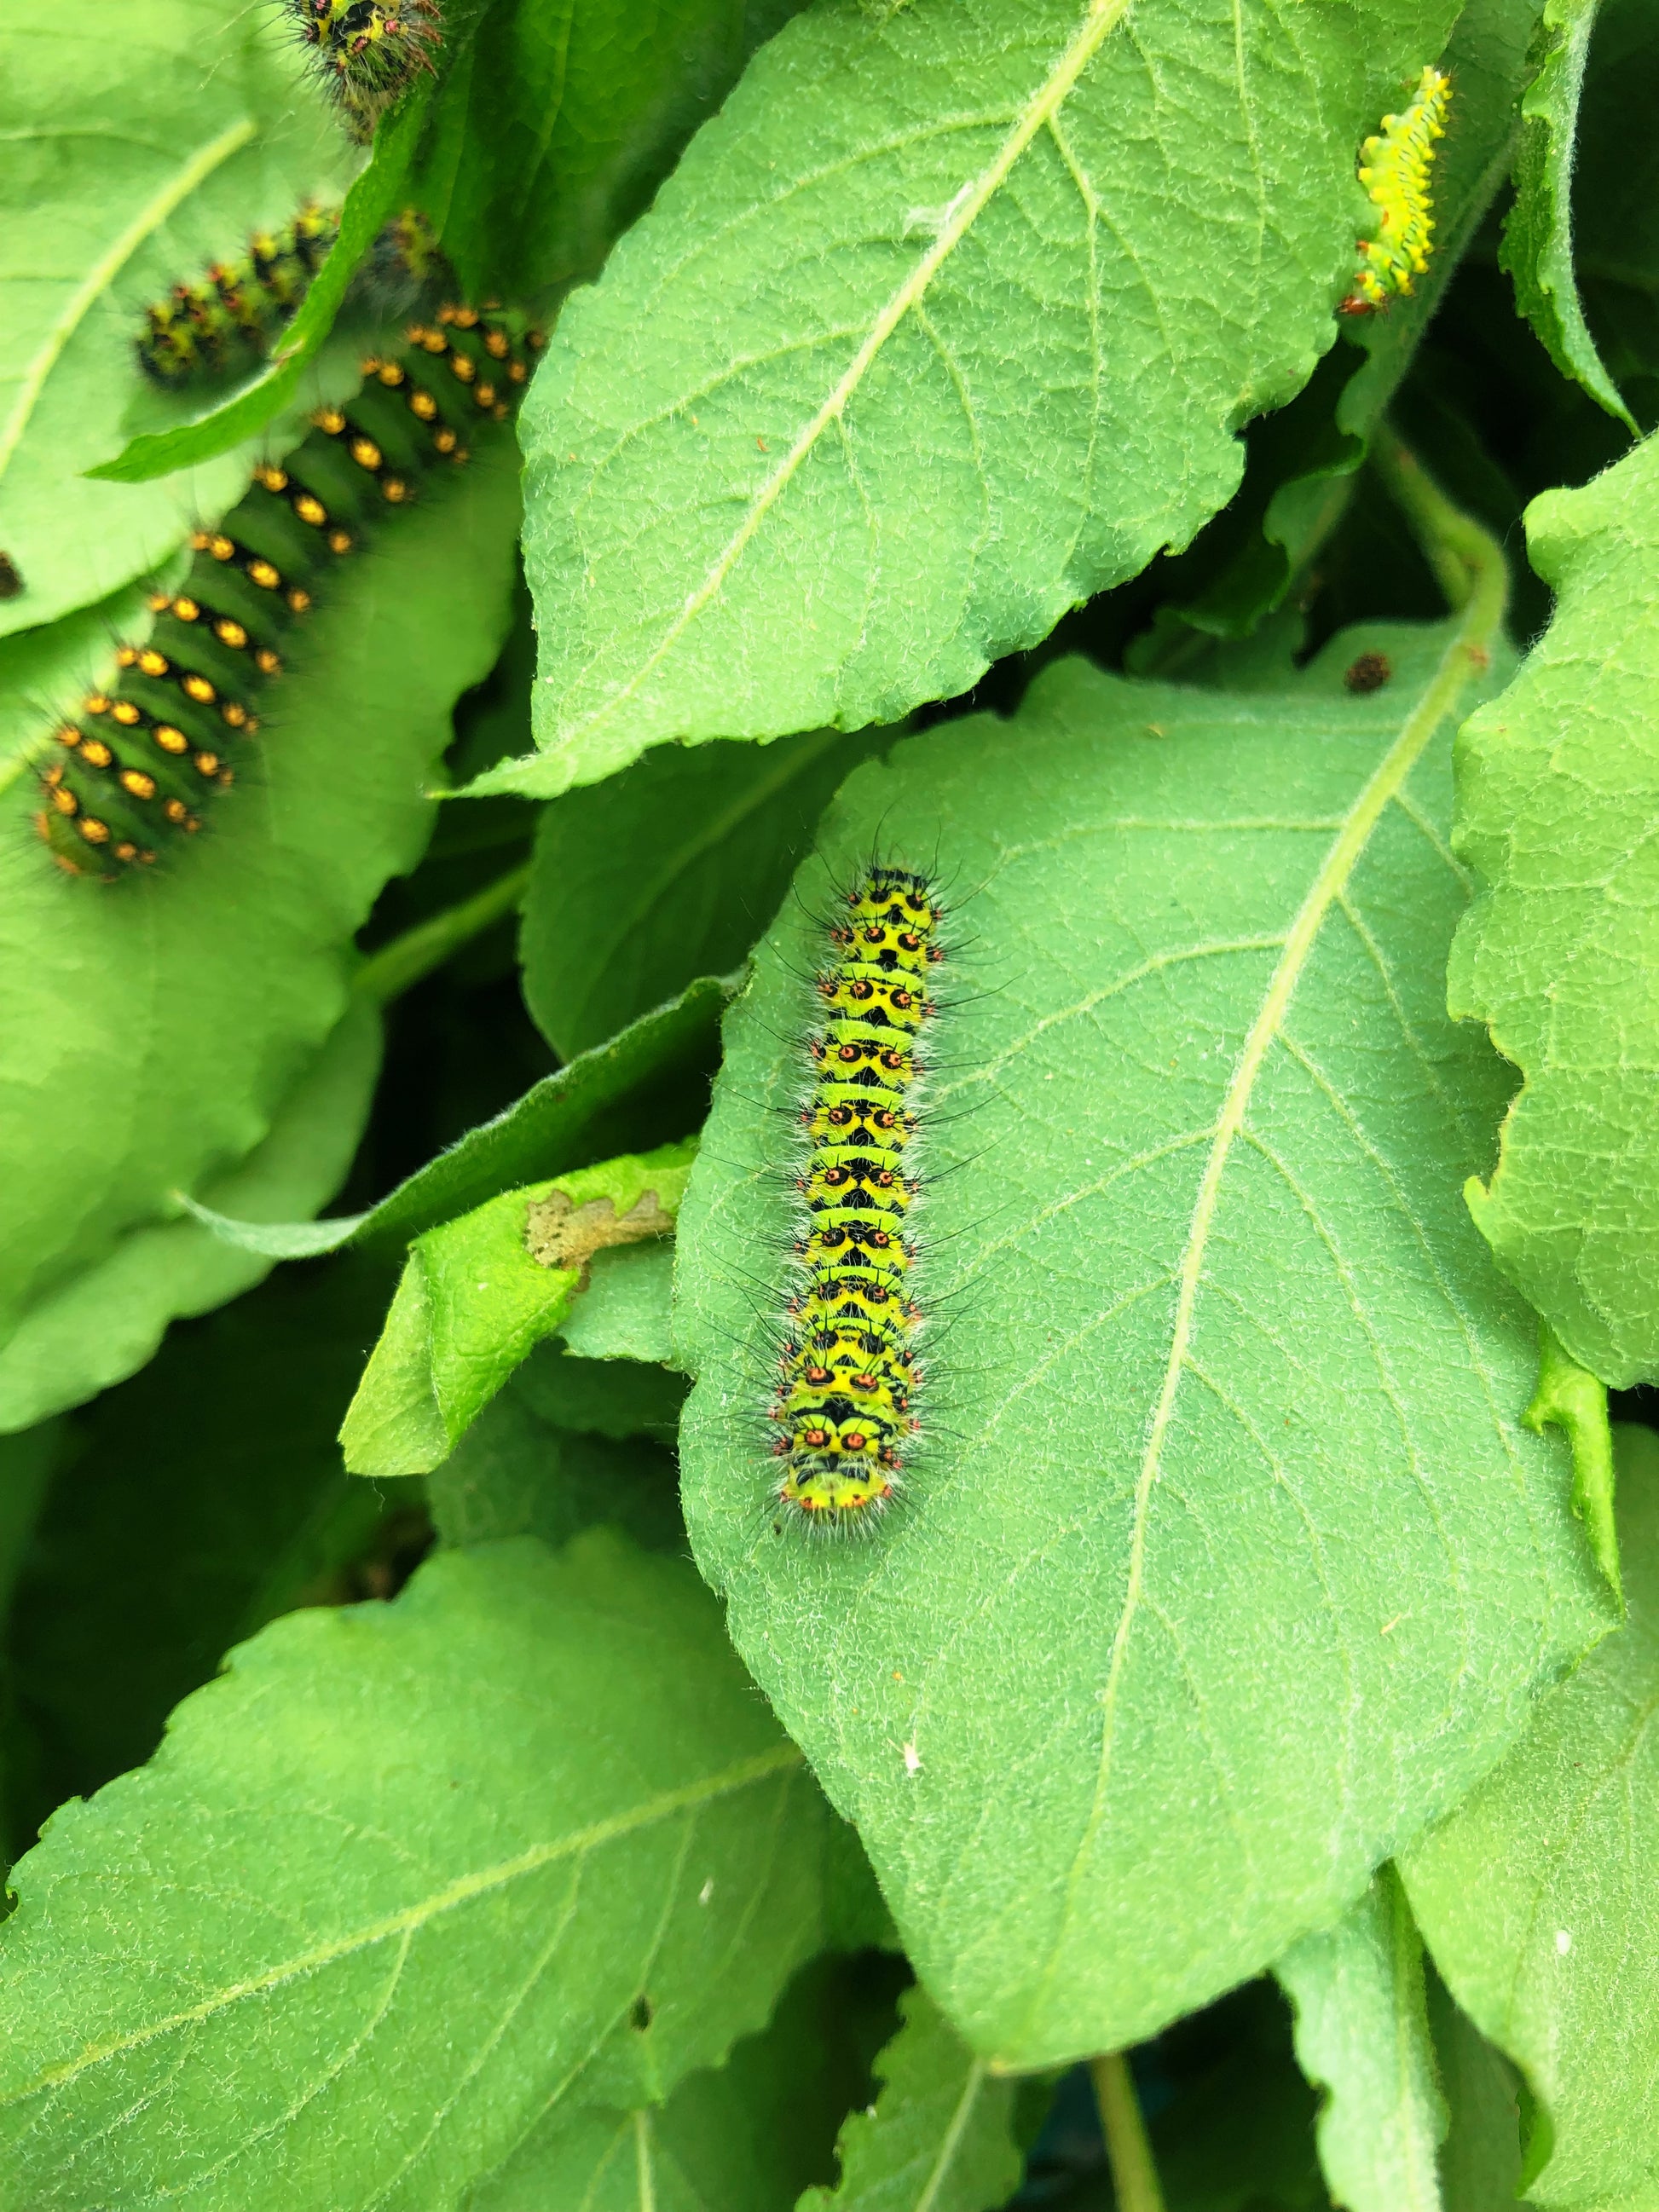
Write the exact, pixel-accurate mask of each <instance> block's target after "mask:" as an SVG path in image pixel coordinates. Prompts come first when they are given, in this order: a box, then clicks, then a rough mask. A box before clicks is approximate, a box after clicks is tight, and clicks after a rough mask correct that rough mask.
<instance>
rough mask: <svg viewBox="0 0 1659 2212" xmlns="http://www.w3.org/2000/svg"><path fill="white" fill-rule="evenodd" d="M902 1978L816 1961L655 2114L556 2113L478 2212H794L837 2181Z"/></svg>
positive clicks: (873, 1963)
mask: <svg viewBox="0 0 1659 2212" xmlns="http://www.w3.org/2000/svg"><path fill="white" fill-rule="evenodd" d="M902 1973H903V1969H902V1967H901V1966H899V1964H898V1962H897V1961H896V1960H884V1959H878V1958H870V1957H866V1958H863V1959H860V1960H843V1959H819V1960H815V1961H814V1962H813V1964H812V1965H811V1966H808V1967H806V1968H805V1970H804V1972H801V1973H800V1974H799V1975H797V1976H796V1978H795V1979H794V1981H793V1983H792V1984H790V1986H789V1988H788V1989H787V1990H785V1992H784V1995H783V1997H782V2000H781V2002H780V2004H779V2006H778V2009H777V2011H776V2012H775V2014H774V2015H773V2017H772V2020H771V2022H770V2024H769V2027H767V2028H766V2029H765V2030H764V2032H763V2033H761V2034H759V2035H755V2036H748V2037H745V2038H744V2040H743V2041H742V2042H741V2043H740V2044H738V2046H737V2048H736V2049H735V2050H734V2051H732V2056H731V2057H730V2058H729V2059H728V2060H727V2061H726V2064H725V2065H724V2066H722V2067H720V2068H719V2069H714V2070H711V2071H709V2072H707V2073H702V2074H692V2075H688V2076H687V2078H686V2079H685V2081H683V2082H681V2084H680V2086H679V2087H678V2089H676V2090H675V2092H674V2093H673V2095H672V2096H671V2097H670V2098H669V2100H668V2101H667V2103H666V2104H665V2105H663V2106H659V2107H656V2108H654V2109H652V2108H642V2109H641V2110H640V2111H638V2112H606V2111H605V2110H603V2109H601V2108H597V2107H590V2108H588V2109H586V2110H585V2111H581V2112H572V2113H568V2114H559V2115H556V2116H555V2118H554V2119H553V2121H552V2122H551V2124H549V2125H548V2126H546V2127H544V2128H541V2129H538V2130H536V2131H535V2132H534V2133H533V2134H532V2135H531V2136H529V2137H527V2138H526V2142H524V2144H523V2145H522V2147H521V2148H520V2149H519V2150H518V2151H516V2152H515V2153H514V2154H513V2157H512V2158H510V2159H509V2160H507V2164H506V2165H505V2166H503V2167H502V2168H501V2171H500V2172H498V2173H495V2174H494V2175H492V2176H491V2177H490V2179H489V2181H487V2182H486V2183H485V2184H484V2185H483V2187H482V2188H480V2189H479V2191H477V2194H476V2196H475V2197H472V2198H471V2200H470V2202H469V2205H468V2212H550V2208H553V2207H559V2208H562V2207H566V2206H571V2207H574V2206H578V2205H580V2208H581V2212H794V2206H795V2203H796V2199H797V2198H798V2197H799V2195H800V2192H801V2191H802V2190H803V2189H805V2187H806V2186H807V2185H809V2184H810V2183H811V2182H813V2181H817V2180H821V2179H825V2178H827V2177H828V2176H829V2175H830V2174H831V2173H833V2172H834V2170H835V2162H836V2154H835V2142H836V2129H837V2127H838V2126H839V2124H840V2123H841V2120H842V2116H843V2114H844V2113H845V2112H846V2111H847V2109H848V2106H850V2105H853V2104H855V2103H862V2102H863V2101H864V2100H866V2098H867V2097H868V2096H869V2094H870V2069H871V2066H872V2062H873V2061H874V2058H875V2056H876V2052H877V2050H878V2047H879V2045H881V2044H882V2043H883V2042H884V2041H885V2039H886V2037H887V2035H889V2034H890V2033H891V2032H892V2028H893V2026H894V2024H895V2013H894V2002H893V1992H894V1990H895V1988H896V1986H897V1984H898V1982H899V1980H900V1979H901V1978H902Z"/></svg>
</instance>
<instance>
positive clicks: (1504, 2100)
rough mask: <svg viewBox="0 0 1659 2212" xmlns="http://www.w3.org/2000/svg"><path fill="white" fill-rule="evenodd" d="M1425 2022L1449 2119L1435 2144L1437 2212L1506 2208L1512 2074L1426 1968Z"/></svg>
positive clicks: (1511, 2173) (1514, 2177) (1515, 2173)
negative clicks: (1439, 2209) (1442, 2210)
mask: <svg viewBox="0 0 1659 2212" xmlns="http://www.w3.org/2000/svg"><path fill="white" fill-rule="evenodd" d="M1428 1983H1429V1992H1428V1994H1429V2025H1430V2027H1431V2029H1432V2031H1433V2034H1434V2057H1435V2070H1436V2073H1437V2075H1438V2077H1439V2081H1440V2089H1441V2093H1442V2095H1443V2097H1444V2099H1445V2100H1446V2109H1447V2112H1448V2113H1449V2116H1450V2118H1449V2125H1448V2127H1447V2130H1446V2136H1445V2140H1444V2141H1443V2142H1442V2144H1441V2146H1440V2195H1441V2202H1442V2203H1443V2205H1444V2207H1445V2212H1511V2208H1512V2207H1513V2205H1514V2203H1515V2200H1516V2197H1518V2196H1519V2195H1520V2193H1521V2112H1520V2106H1519V2103H1518V2100H1517V2098H1516V2088H1517V2086H1518V2080H1519V2077H1518V2076H1517V2075H1516V2071H1515V2069H1514V2067H1512V2066H1511V2065H1510V2063H1509V2061H1508V2059H1507V2058H1505V2057H1504V2054H1503V2053H1502V2051H1498V2050H1496V2049H1495V2048H1494V2047H1493V2045H1491V2044H1490V2043H1488V2042H1487V2041H1486V2038H1485V2036H1483V2035H1482V2034H1481V2033H1480V2029H1479V2028H1478V2027H1476V2026H1475V2024H1474V2021H1472V2020H1471V2019H1470V2018H1469V2016H1468V2014H1467V2013H1466V2012H1465V2011H1463V2009H1462V2007H1461V2006H1460V2005H1458V2004H1457V2003H1456V2002H1455V2000H1454V1999H1453V1997H1452V1996H1451V1995H1450V1993H1449V1990H1447V1988H1446V1985H1445V1984H1444V1983H1443V1981H1442V1980H1441V1978H1440V1977H1439V1975H1438V1974H1437V1973H1436V1972H1434V1970H1433V1967H1432V1965H1431V1966H1430V1967H1429V1972H1428Z"/></svg>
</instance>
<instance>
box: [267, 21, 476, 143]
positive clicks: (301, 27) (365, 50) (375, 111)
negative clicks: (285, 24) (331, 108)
mask: <svg viewBox="0 0 1659 2212" xmlns="http://www.w3.org/2000/svg"><path fill="white" fill-rule="evenodd" d="M283 10H284V12H285V13H286V14H287V15H289V18H290V19H291V20H292V21H293V22H294V24H295V30H296V33H297V35H298V37H299V40H300V42H301V45H302V46H305V47H306V48H307V58H308V59H309V61H310V63H311V66H312V75H313V77H314V78H315V79H316V82H317V83H318V85H319V87H320V88H321V89H322V91H323V93H324V94H325V95H326V97H327V98H328V99H330V100H332V101H333V102H334V103H335V105H336V106H337V107H338V108H339V109H340V112H341V114H342V116H343V118H344V121H345V124H346V127H347V129H348V130H349V131H350V133H351V135H352V137H354V138H356V140H357V141H358V142H359V143H366V142H367V141H368V139H369V138H371V137H373V136H374V127H375V125H376V124H378V123H379V121H380V118H381V117H382V116H383V115H384V114H385V113H386V110H387V109H388V108H389V107H391V106H392V104H393V102H394V101H396V100H398V99H400V98H401V97H402V95H403V94H404V93H405V92H406V91H407V90H408V89H409V88H410V85H411V84H412V83H413V82H414V81H415V79H416V77H417V76H419V75H420V74H421V72H422V70H425V71H427V72H428V74H432V75H435V74H436V72H435V70H434V67H433V60H432V57H433V54H434V52H435V50H436V49H437V48H438V46H440V45H441V43H442V36H443V16H442V14H441V10H440V9H439V8H438V6H437V4H436V0H283Z"/></svg>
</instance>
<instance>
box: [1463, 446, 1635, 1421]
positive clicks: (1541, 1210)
mask: <svg viewBox="0 0 1659 2212" xmlns="http://www.w3.org/2000/svg"><path fill="white" fill-rule="evenodd" d="M1527 526H1528V527H1527V536H1528V552H1529V553H1530V556H1531V558H1532V563H1533V566H1534V568H1536V569H1537V571H1538V573H1539V574H1540V575H1541V576H1542V577H1543V578H1544V580H1545V581H1546V582H1547V583H1549V584H1552V585H1553V586H1554V587H1555V590H1556V592H1557V594H1558V599H1557V606H1556V614H1555V619H1554V621H1553V623H1551V625H1550V628H1549V630H1548V632H1547V634H1546V635H1545V636H1544V638H1543V639H1542V640H1541V641H1540V643H1539V644H1538V645H1537V646H1536V647H1534V650H1533V652H1532V653H1530V654H1529V655H1528V659H1527V660H1526V663H1525V665H1523V666H1522V670H1521V672H1520V674H1519V675H1518V676H1516V678H1515V680H1514V682H1513V683H1512V684H1510V687H1509V689H1508V690H1506V691H1505V692H1504V694H1503V696H1501V697H1500V698H1498V699H1495V700H1493V701H1492V702H1491V704H1490V705H1488V706H1486V707H1485V708H1482V709H1481V711H1480V713H1479V714H1476V715H1475V716H1474V719H1473V720H1471V721H1470V722H1469V723H1468V726H1467V727H1466V728H1465V730H1464V732H1463V734H1462V738H1461V739H1460V742H1459V747H1458V763H1457V777H1458V783H1457V819H1456V826H1455V832H1454V842H1455V846H1456V849H1457V851H1458V852H1459V853H1460V854H1461V855H1462V857H1463V859H1464V860H1467V861H1468V862H1469V864H1470V865H1471V866H1473V867H1474V869H1475V870H1477V871H1478V872H1479V874H1480V878H1482V888H1481V892H1480V897H1479V898H1478V899H1477V900H1476V902H1475V903H1474V907H1473V908H1471V909H1470V912H1469V915H1468V919H1467V921H1464V922H1463V924H1462V927H1460V929H1459V931H1458V933H1457V939H1456V942H1455V945H1454V946H1453V949H1452V959H1451V979H1450V992H1451V1005H1452V1010H1453V1012H1455V1013H1456V1014H1459V1015H1462V1016H1475V1017H1478V1018H1480V1020H1482V1021H1484V1022H1485V1023H1486V1024H1487V1026H1488V1028H1489V1029H1490V1030H1491V1031H1492V1041H1493V1042H1494V1043H1495V1044H1496V1045H1497V1046H1498V1050H1499V1051H1500V1052H1502V1053H1504V1054H1506V1055H1507V1056H1508V1057H1509V1058H1510V1060H1513V1061H1514V1062H1515V1063H1516V1066H1518V1067H1519V1068H1520V1069H1521V1071H1522V1077H1523V1079H1524V1080H1523V1082H1522V1088H1521V1091H1520V1095H1519V1096H1518V1097H1517V1098H1516V1101H1515V1103H1514V1105H1513V1106H1512V1107H1511V1109H1510V1113H1509V1116H1508V1118H1507V1120H1506V1121H1505V1122H1504V1134H1503V1147H1502V1151H1501V1152H1500V1154H1499V1157H1498V1166H1497V1170H1496V1171H1495V1173H1493V1174H1492V1176H1491V1177H1490V1179H1489V1181H1488V1182H1486V1185H1485V1187H1484V1188H1483V1187H1482V1186H1481V1185H1480V1183H1474V1184H1473V1185H1471V1187H1470V1190H1469V1203H1470V1206H1471V1208H1472V1210H1473V1212H1474V1218H1475V1219H1476V1221H1477V1222H1478V1223H1479V1224H1480V1229H1481V1231H1482V1233H1483V1234H1484V1235H1485V1237H1486V1239H1487V1241H1488V1242H1489V1243H1490V1244H1491V1246H1492V1251H1493V1253H1494V1254H1495V1255H1496V1256H1497V1260H1498V1265H1499V1266H1500V1267H1502V1268H1503V1269H1504V1273H1506V1274H1507V1275H1508V1276H1510V1279H1511V1280H1512V1281H1514V1282H1515V1283H1516V1284H1517V1285H1519V1287H1520V1288H1521V1289H1522V1291H1524V1292H1525V1293H1526V1295H1527V1297H1528V1298H1530V1299H1531V1301H1532V1303H1533V1304H1534V1305H1535V1306H1536V1307H1537V1308H1538V1310H1539V1311H1540V1312H1541V1314H1542V1315H1543V1316H1544V1318H1545V1319H1546V1320H1547V1322H1549V1324H1550V1326H1551V1328H1553V1330H1554V1331H1555V1333H1556V1334H1557V1336H1558V1337H1559V1339H1560V1340H1561V1342H1562V1344H1563V1345H1564V1346H1565V1348H1566V1350H1567V1351H1568V1352H1570V1353H1571V1355H1572V1357H1573V1358H1574V1359H1576V1360H1577V1362H1578V1363H1579V1364H1580V1365H1581V1366H1583V1367H1588V1368H1589V1370H1590V1372H1591V1373H1592V1374H1594V1375H1597V1376H1600V1377H1601V1380H1602V1381H1603V1382H1604V1383H1609V1384H1613V1385H1616V1386H1619V1387H1623V1386H1626V1385H1627V1384H1629V1383H1634V1382H1638V1381H1639V1380H1642V1379H1644V1378H1647V1377H1659V1259H1656V1255H1659V1124H1656V1122H1655V1119H1654V1115H1653V1112H1652V1098H1653V1085H1654V1081H1655V1076H1656V1073H1659V1018H1656V1009H1655V1003H1654V997H1653V992H1652V989H1651V987H1650V977H1651V975H1652V973H1653V970H1654V967H1655V964H1656V963H1659V920H1656V914H1659V908H1656V904H1655V902H1654V899H1653V897H1652V895H1651V892H1650V889H1649V885H1650V878H1651V872H1652V867H1653V854H1654V848H1653V844H1652V841H1651V839H1650V837H1649V836H1647V832H1646V824H1647V823H1649V822H1650V821H1651V819H1652V818H1653V817H1654V815H1655V813H1656V812H1659V706H1656V701H1659V621H1656V618H1655V617H1656V611H1659V439H1652V438H1650V439H1649V440H1648V441H1646V442H1645V443H1644V444H1643V445H1641V446H1638V447H1637V448H1636V450H1635V452H1634V453H1632V454H1631V455H1630V456H1629V457H1628V458H1627V459H1625V460H1623V461H1620V463H1619V465H1617V467H1615V468H1612V469H1609V470H1608V471H1607V473H1606V474H1605V475H1603V476H1601V477H1597V478H1596V479H1595V482H1594V483H1589V484H1587V485H1585V487H1584V488H1583V490H1582V491H1559V492H1548V493H1546V494H1545V495H1544V496H1543V497H1542V498H1541V499H1538V500H1534V502H1533V504H1532V506H1531V507H1529V508H1528V513H1527Z"/></svg>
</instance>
